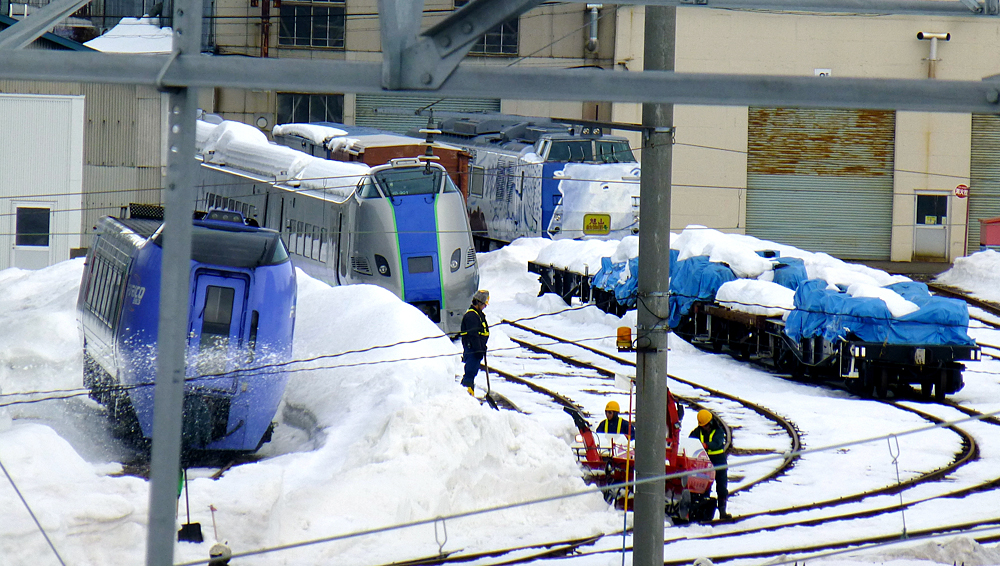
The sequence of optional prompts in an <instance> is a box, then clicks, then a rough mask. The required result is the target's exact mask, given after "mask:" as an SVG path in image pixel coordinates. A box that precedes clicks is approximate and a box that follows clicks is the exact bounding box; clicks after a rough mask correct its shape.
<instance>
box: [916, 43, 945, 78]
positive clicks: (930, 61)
mask: <svg viewBox="0 0 1000 566" xmlns="http://www.w3.org/2000/svg"><path fill="white" fill-rule="evenodd" d="M917 39H929V40H931V56H930V57H928V58H927V78H928V79H936V78H937V62H938V61H940V59H938V58H937V42H938V40H939V39H940V40H942V41H948V40H950V39H951V34H950V33H934V32H922V31H918V32H917Z"/></svg>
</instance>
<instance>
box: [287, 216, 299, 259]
mask: <svg viewBox="0 0 1000 566" xmlns="http://www.w3.org/2000/svg"><path fill="white" fill-rule="evenodd" d="M285 233H286V234H287V236H286V237H287V238H288V251H289V252H291V253H295V241H296V240H297V239H298V238H297V237H296V234H295V221H294V220H289V221H288V225H287V226H286V227H285Z"/></svg>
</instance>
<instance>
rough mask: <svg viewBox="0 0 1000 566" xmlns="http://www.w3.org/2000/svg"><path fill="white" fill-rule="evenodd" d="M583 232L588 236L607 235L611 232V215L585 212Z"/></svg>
mask: <svg viewBox="0 0 1000 566" xmlns="http://www.w3.org/2000/svg"><path fill="white" fill-rule="evenodd" d="M583 233H584V234H586V235H588V236H607V235H608V234H610V233H611V215H610V214H584V215H583Z"/></svg>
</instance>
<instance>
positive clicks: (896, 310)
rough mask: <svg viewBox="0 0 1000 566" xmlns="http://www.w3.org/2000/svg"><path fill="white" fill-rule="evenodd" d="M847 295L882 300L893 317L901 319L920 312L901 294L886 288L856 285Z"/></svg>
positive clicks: (848, 290)
mask: <svg viewBox="0 0 1000 566" xmlns="http://www.w3.org/2000/svg"><path fill="white" fill-rule="evenodd" d="M847 294H848V295H850V296H852V297H873V298H876V299H882V302H883V303H885V306H886V307H887V308H888V309H889V312H890V313H892V316H894V317H896V318H900V317H903V316H906V315H908V314H910V313H913V312H917V311H918V310H920V307H918V306H917V305H916V304H914V303H912V302H910V301H908V300H906V299H904V298H903V297H902V296H900V294H899V293H897V292H895V291H893V290H892V289H887V288H885V287H877V286H875V285H867V284H865V283H854V284H853V285H851V286H850V287H848V288H847Z"/></svg>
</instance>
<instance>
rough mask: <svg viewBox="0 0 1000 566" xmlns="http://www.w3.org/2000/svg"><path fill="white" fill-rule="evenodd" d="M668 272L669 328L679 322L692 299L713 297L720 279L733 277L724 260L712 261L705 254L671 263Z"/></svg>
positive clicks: (707, 299) (705, 299)
mask: <svg viewBox="0 0 1000 566" xmlns="http://www.w3.org/2000/svg"><path fill="white" fill-rule="evenodd" d="M675 266H676V267H675V269H674V270H673V271H671V272H670V318H669V319H668V321H667V322H668V324H670V328H675V327H676V326H677V325H678V324H680V321H681V317H682V316H684V315H686V314H687V313H688V312H690V311H691V305H692V304H693V303H694V302H695V301H708V302H711V301H713V300H715V294H716V293H717V292H718V291H719V287H722V284H723V283H727V282H729V281H733V280H735V279H736V275H735V274H734V273H733V270H732V269H729V266H728V265H726V264H724V263H712V262H710V261H708V256H703V255H700V256H696V257H692V258H688V259H685V260H682V261H678V262H677V263H676V264H675Z"/></svg>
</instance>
